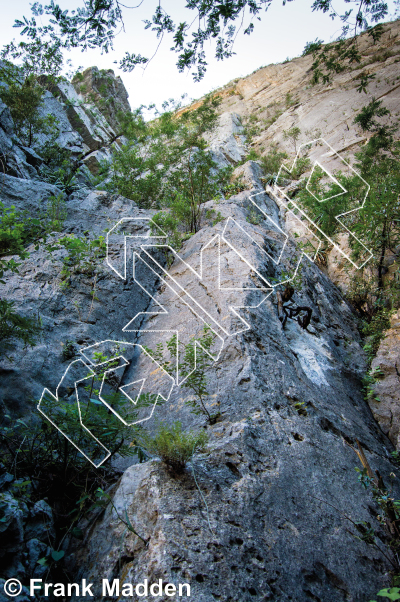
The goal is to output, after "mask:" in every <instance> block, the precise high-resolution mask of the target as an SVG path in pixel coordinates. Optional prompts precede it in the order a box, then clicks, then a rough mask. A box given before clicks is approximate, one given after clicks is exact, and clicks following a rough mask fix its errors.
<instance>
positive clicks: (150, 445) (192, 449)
mask: <svg viewBox="0 0 400 602" xmlns="http://www.w3.org/2000/svg"><path fill="white" fill-rule="evenodd" d="M139 440H140V442H141V444H142V445H143V447H144V448H145V449H146V451H148V452H149V453H150V454H152V455H154V456H158V457H159V458H161V460H162V461H163V462H164V464H165V465H166V466H167V468H168V469H169V470H170V471H171V472H173V473H175V474H180V473H182V472H183V471H184V470H185V466H186V464H187V463H188V462H189V460H190V459H191V458H192V456H193V455H194V454H195V453H196V452H203V451H204V450H205V446H206V443H207V441H208V437H207V433H206V432H205V431H204V430H202V431H198V432H196V431H191V430H190V431H183V430H182V425H181V423H180V422H175V423H174V424H172V425H168V424H166V423H164V422H162V423H161V424H159V425H158V428H157V432H156V434H155V435H154V437H152V436H151V435H149V434H147V435H143V436H142V437H140V439H139Z"/></svg>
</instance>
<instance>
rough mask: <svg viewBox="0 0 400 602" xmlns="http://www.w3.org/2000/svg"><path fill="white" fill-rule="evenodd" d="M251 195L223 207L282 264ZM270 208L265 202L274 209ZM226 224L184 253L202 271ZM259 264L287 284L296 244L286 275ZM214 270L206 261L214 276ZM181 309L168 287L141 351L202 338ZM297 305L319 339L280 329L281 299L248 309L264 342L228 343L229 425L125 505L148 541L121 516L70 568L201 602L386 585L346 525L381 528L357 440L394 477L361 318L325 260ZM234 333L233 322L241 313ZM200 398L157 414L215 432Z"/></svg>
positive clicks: (119, 499)
mask: <svg viewBox="0 0 400 602" xmlns="http://www.w3.org/2000/svg"><path fill="white" fill-rule="evenodd" d="M252 192H253V193H254V192H255V191H252ZM249 196H250V193H242V194H241V195H239V197H238V198H237V199H236V200H237V201H238V202H237V203H236V202H235V199H234V198H232V199H230V200H229V201H227V202H225V203H221V211H224V216H225V217H226V218H228V217H233V216H234V217H235V220H237V221H238V223H239V224H240V225H241V226H243V227H244V228H250V231H251V232H252V233H253V237H254V238H255V239H256V240H257V242H259V243H260V242H261V241H263V243H264V248H267V249H269V250H270V252H271V254H273V248H274V244H275V245H277V235H276V231H274V230H273V229H272V227H271V225H270V222H268V220H264V222H262V223H261V224H260V225H253V224H249V223H248V222H247V221H246V219H245V218H246V210H247V209H246V201H247V203H248V200H249ZM245 197H247V199H246V200H245ZM269 204H271V201H270V200H269V201H267V200H266V199H265V207H267V206H268V205H269ZM223 225H224V222H221V223H220V224H218V225H217V226H215V227H214V228H210V227H209V226H208V227H205V228H203V229H202V230H201V231H199V232H198V233H197V234H196V235H195V236H193V237H192V238H191V239H190V240H189V241H188V242H187V243H186V244H185V246H184V247H183V249H182V252H181V256H182V258H184V259H185V261H186V262H187V263H190V264H191V266H192V268H193V269H194V268H196V267H198V262H199V252H200V250H201V248H202V247H204V245H207V243H208V242H209V240H210V238H212V236H213V235H214V234H215V233H217V232H218V229H219V230H221V228H223ZM248 231H249V230H248ZM237 244H239V241H238V242H237ZM251 253H252V255H251V259H252V261H253V262H256V267H257V270H258V271H259V273H260V274H262V275H265V276H266V277H268V278H278V279H282V274H283V273H284V272H285V270H287V269H288V268H289V267H290V261H291V258H292V256H293V254H295V253H296V248H295V245H294V243H293V242H291V243H289V244H288V248H287V250H286V252H285V253H286V255H285V257H284V258H283V260H282V264H283V265H282V266H280V265H277V264H274V262H273V261H271V260H267V259H265V256H264V255H263V253H261V252H259V251H257V250H254V251H251ZM275 259H276V256H275ZM224 260H226V261H227V264H226V265H227V266H228V268H229V269H231V268H232V270H233V271H234V268H235V262H237V258H235V256H233V255H232V253H231V252H227V253H226V254H225V255H224ZM211 268H212V265H211V263H208V264H207V275H209V269H211ZM235 273H236V272H235ZM170 275H171V277H173V276H175V277H177V278H179V281H180V282H183V283H184V284H185V290H186V291H188V292H193V291H194V290H195V286H196V282H195V276H194V274H193V271H192V269H191V268H189V267H187V266H186V267H185V264H183V263H182V261H179V260H176V261H175V262H174V264H173V265H172V267H171V269H170ZM249 277H250V275H249ZM235 282H236V283H238V280H237V281H235ZM242 284H243V285H244V284H247V276H246V275H243V277H242ZM203 285H204V286H205V288H206V290H205V291H204V293H203V295H204V299H206V298H207V299H208V301H207V302H208V306H207V307H208V310H209V311H210V312H211V311H213V310H215V311H216V312H217V313H218V308H219V309H220V310H221V315H223V311H224V303H225V301H224V292H223V291H221V290H220V289H219V288H218V286H217V285H216V281H215V280H214V281H213V280H212V279H208V280H207V281H206V280H205V281H204V282H203ZM260 294H261V293H260V291H256V292H253V293H250V292H249V293H248V297H247V301H254V300H259V295H260ZM182 301H183V297H182V295H181V293H180V292H179V291H178V292H177V293H174V292H173V290H172V289H171V288H170V287H168V286H161V288H160V291H159V293H158V294H157V295H156V297H155V302H154V304H153V309H154V308H156V307H158V306H159V304H160V305H162V306H163V307H164V308H166V309H167V312H168V313H167V314H164V315H161V314H159V315H158V316H151V317H150V318H149V319H148V320H147V321H146V320H145V319H143V322H142V324H141V326H142V328H143V332H142V334H141V336H140V338H139V342H140V343H142V344H145V345H147V346H149V347H150V348H153V349H154V348H155V344H156V343H157V341H159V340H160V338H159V333H156V332H145V331H146V330H153V331H155V330H161V329H162V330H164V329H165V330H169V331H178V332H179V333H181V334H182V338H183V340H184V337H185V336H186V337H190V335H192V334H198V332H199V331H198V330H197V331H196V330H194V324H195V322H196V319H197V318H195V317H194V315H193V312H191V311H190V310H189V309H188V308H187V307H185V305H184V304H183V302H182ZM295 301H296V303H297V304H299V305H308V306H309V307H311V308H312V311H313V319H312V322H311V326H310V327H309V328H308V331H304V330H302V329H301V328H300V326H299V324H298V323H297V322H295V321H293V322H291V321H289V322H288V324H287V325H286V326H285V328H282V324H281V322H280V321H279V319H278V315H277V308H276V300H275V297H274V294H271V295H270V296H269V297H268V298H267V299H266V300H265V301H264V302H263V303H262V305H260V307H258V309H254V308H253V309H250V310H249V311H248V312H247V313H246V317H247V319H248V320H249V323H250V326H251V330H249V331H247V332H241V333H239V334H237V335H235V336H232V337H229V338H226V340H225V341H224V346H223V349H222V351H221V354H220V356H219V359H218V361H216V362H215V364H214V365H213V366H212V367H211V368H210V370H209V372H208V383H209V393H210V396H209V398H208V400H207V403H208V407H209V409H210V410H212V408H215V407H217V408H219V409H220V412H221V421H220V422H217V423H216V424H214V425H213V426H209V427H207V431H208V433H209V435H210V443H209V449H208V453H207V454H205V455H201V456H197V457H196V459H195V460H194V462H193V467H191V468H190V467H188V469H187V472H186V473H185V475H184V476H182V477H181V478H177V479H174V478H172V477H171V476H170V475H169V474H167V473H166V472H165V470H164V468H163V466H162V465H161V464H160V463H154V462H153V463H148V464H145V465H139V466H132V467H130V468H129V469H128V470H127V471H126V472H125V474H124V476H123V478H122V480H121V483H120V485H119V487H118V489H117V491H116V493H115V496H114V504H115V506H116V508H117V509H118V511H119V514H120V516H125V511H127V513H128V516H129V517H130V520H131V521H132V523H133V524H134V527H135V529H136V530H137V531H138V532H139V533H140V534H141V535H142V536H143V537H144V538H145V539H149V541H148V545H147V546H146V545H145V544H144V543H143V542H142V541H141V540H140V539H138V538H137V537H136V536H135V535H134V534H132V533H131V532H129V531H127V530H126V527H125V526H124V525H123V524H122V522H121V520H120V519H118V517H117V516H116V514H115V512H114V510H112V509H111V508H109V509H108V510H107V511H106V513H105V515H104V516H103V517H102V518H101V519H100V520H99V521H98V522H97V524H95V525H94V527H93V529H92V530H91V531H90V532H88V534H87V541H86V543H85V545H84V546H83V547H82V545H81V544H80V543H78V544H77V546H76V547H75V548H74V546H72V550H74V551H73V552H72V553H71V555H70V558H69V562H70V568H71V569H72V570H75V571H78V574H79V575H80V576H85V577H86V578H88V579H89V580H90V581H93V582H95V583H101V579H102V578H108V579H110V580H112V579H113V578H120V579H121V583H123V582H128V583H134V584H135V583H138V582H140V581H143V579H145V578H147V579H148V580H149V583H152V582H155V581H157V580H158V579H160V578H161V579H163V580H164V582H172V583H175V584H179V583H186V582H188V583H190V584H191V587H192V593H191V595H192V597H193V598H194V599H196V601H198V602H212V601H213V600H215V599H218V600H223V601H226V602H228V601H231V600H237V599H240V600H243V601H247V600H260V601H261V600H279V601H280V602H286V601H289V600H296V602H309V601H310V600H321V601H322V600H323V601H324V602H338V601H339V602H341V601H343V602H345V601H349V600H351V601H353V602H365V600H366V599H370V598H372V597H373V596H374V595H375V594H376V591H377V590H379V588H380V587H381V586H384V585H387V584H388V577H387V571H388V568H389V567H388V564H387V561H386V560H385V559H384V557H383V556H382V555H381V554H380V552H378V551H377V550H375V549H373V548H371V547H369V546H367V545H366V544H365V543H364V542H361V541H359V540H357V539H355V538H354V537H353V536H352V535H351V534H350V532H349V531H351V525H350V523H349V521H347V520H346V519H345V518H344V515H347V516H349V517H350V518H352V520H355V521H356V520H366V521H372V520H373V516H374V509H373V508H372V504H371V499H370V497H369V495H368V493H366V492H365V491H364V490H363V489H362V488H361V487H360V485H359V483H357V478H356V475H355V472H354V466H355V465H357V462H358V460H357V458H356V456H355V454H354V452H353V451H352V450H351V449H350V448H349V447H348V446H347V445H346V442H349V443H353V444H354V443H355V440H356V439H358V440H359V441H360V442H361V445H362V446H363V448H364V450H365V451H366V455H367V458H368V460H369V462H370V464H371V466H372V467H373V468H374V469H379V470H380V471H381V473H382V474H383V475H385V476H386V475H388V474H389V472H391V471H392V469H393V467H392V465H391V463H390V461H389V459H388V458H389V453H388V448H389V449H390V443H389V442H388V440H387V439H386V438H385V437H384V435H383V434H382V432H381V431H380V429H379V427H378V426H377V424H376V422H375V421H374V419H373V417H372V415H371V412H370V410H369V408H368V406H367V404H366V403H365V401H364V400H363V397H362V395H361V392H360V390H361V387H360V379H361V376H362V374H363V372H364V370H365V363H364V360H363V354H362V351H361V348H360V345H359V336H358V333H357V328H356V322H355V320H354V317H353V315H352V313H351V310H350V309H349V307H348V306H347V304H346V303H345V302H344V300H343V298H342V297H341V294H340V292H339V291H338V289H337V288H336V287H335V286H334V285H333V284H332V283H331V282H330V281H329V280H328V278H327V277H326V276H325V275H324V274H322V273H321V272H320V271H319V269H318V268H317V267H316V266H315V265H314V264H310V263H308V262H306V263H305V264H304V267H303V269H302V285H301V286H297V288H296V296H295ZM248 304H249V305H250V303H248ZM254 305H255V303H254ZM150 310H151V308H150ZM213 315H215V314H213ZM132 318H133V316H132ZM225 323H230V324H231V325H235V318H234V316H231V317H227V320H225V322H224V324H225ZM199 324H200V326H201V321H200V322H199ZM129 376H130V378H132V375H129ZM137 376H141V374H140V372H138V374H137ZM191 398H193V396H192V395H191V394H190V391H188V390H187V389H184V388H180V389H176V390H175V391H174V392H173V394H172V395H171V397H170V399H169V402H168V403H167V404H164V405H163V406H162V407H161V408H159V410H158V411H157V415H156V417H157V418H159V419H165V420H167V421H173V420H177V419H179V420H181V421H182V423H183V424H184V425H185V426H191V427H193V425H197V427H199V428H201V427H202V426H204V418H203V417H201V416H200V417H199V416H196V417H194V416H193V415H192V414H191V413H190V411H189V409H188V407H187V406H186V405H185V402H186V401H188V400H189V399H191ZM299 404H300V405H299ZM149 428H153V427H152V426H151V425H149ZM193 470H194V473H195V475H196V479H197V485H198V486H199V488H200V490H201V494H200V492H199V490H198V489H197V486H196V481H195V479H194V476H193ZM205 502H206V503H207V505H205ZM330 504H331V505H330ZM131 599H132V598H131V597H129V596H128V597H124V596H122V597H121V598H120V600H131ZM145 599H148V600H150V599H151V597H150V596H148V597H147V598H145ZM159 599H160V600H167V599H168V597H166V596H161V597H160V598H159Z"/></svg>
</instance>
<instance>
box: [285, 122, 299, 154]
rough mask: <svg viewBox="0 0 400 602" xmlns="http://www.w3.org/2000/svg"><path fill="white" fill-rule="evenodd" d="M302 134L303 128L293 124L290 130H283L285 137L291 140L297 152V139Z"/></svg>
mask: <svg viewBox="0 0 400 602" xmlns="http://www.w3.org/2000/svg"><path fill="white" fill-rule="evenodd" d="M300 136H301V129H300V128H299V127H297V126H293V127H291V128H289V129H288V130H283V139H284V140H290V142H291V143H292V145H293V148H294V152H295V154H297V141H298V139H299V138H300Z"/></svg>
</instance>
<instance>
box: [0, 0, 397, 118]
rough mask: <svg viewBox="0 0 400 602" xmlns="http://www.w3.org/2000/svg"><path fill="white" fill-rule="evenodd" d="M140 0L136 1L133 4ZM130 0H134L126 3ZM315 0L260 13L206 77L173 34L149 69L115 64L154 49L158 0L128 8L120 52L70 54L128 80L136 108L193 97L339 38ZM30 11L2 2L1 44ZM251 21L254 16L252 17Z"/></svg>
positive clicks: (168, 0) (174, 8) (184, 16)
mask: <svg viewBox="0 0 400 602" xmlns="http://www.w3.org/2000/svg"><path fill="white" fill-rule="evenodd" d="M59 2H60V4H61V6H62V8H66V7H68V8H69V9H72V8H74V7H75V6H76V5H79V4H80V3H79V2H78V1H77V0H74V1H72V2H71V0H67V1H66V0H59ZM135 3H139V0H133V4H135ZM126 4H127V5H128V4H129V3H128V2H127V3H126ZM311 4H312V0H293V1H292V2H289V3H287V4H286V6H283V5H282V0H274V1H273V2H272V5H271V6H270V8H269V9H268V11H267V13H264V12H263V13H260V15H261V19H262V20H261V21H260V22H258V21H257V20H254V17H253V19H252V20H253V22H254V24H255V31H254V32H253V33H252V34H251V35H250V36H248V35H243V33H241V32H240V33H239V34H238V36H237V39H236V42H235V47H234V51H235V52H236V55H235V56H234V57H232V58H230V59H225V60H224V61H217V60H216V59H215V58H214V53H213V47H212V45H211V44H209V45H207V46H206V52H207V53H208V57H207V59H208V63H209V66H208V69H207V73H206V75H205V77H204V79H203V80H202V81H201V82H199V83H196V82H193V78H192V76H191V74H190V72H189V73H187V72H186V73H179V72H178V70H177V67H176V66H175V63H176V60H177V55H176V54H175V53H174V52H171V51H170V47H171V46H172V38H165V39H164V40H163V41H162V43H161V45H160V47H159V48H158V51H157V53H156V55H155V56H154V58H153V59H152V61H151V62H150V63H149V65H148V66H147V68H146V69H143V68H141V67H136V68H135V70H134V71H133V72H132V73H123V72H122V71H120V70H119V69H118V66H117V65H116V64H114V61H116V60H119V59H121V58H122V57H123V55H124V54H125V51H128V52H134V53H140V54H141V55H142V56H146V57H150V56H152V55H153V54H154V52H155V50H156V48H157V45H158V40H157V38H156V35H155V33H154V32H151V31H149V30H144V24H143V20H144V19H146V18H151V15H152V14H153V12H154V9H155V7H156V6H157V5H158V2H156V1H155V0H143V2H142V4H141V5H140V7H139V8H135V9H130V10H129V9H126V10H125V11H124V21H125V32H121V33H120V34H119V35H118V36H117V38H116V40H115V44H114V51H113V52H110V53H109V54H103V55H102V54H101V52H100V51H98V50H96V49H95V50H88V51H87V52H81V51H80V50H79V49H75V50H74V51H72V52H70V53H69V54H68V58H70V59H71V60H72V64H73V66H74V68H75V70H76V69H78V67H83V68H87V67H91V66H97V67H99V68H100V69H113V70H114V71H115V73H116V74H117V75H120V76H121V77H122V79H123V82H124V84H125V87H126V89H127V91H128V94H129V101H130V104H131V107H132V108H136V107H139V106H140V105H142V104H144V105H149V104H151V103H155V104H156V105H157V106H158V107H161V103H162V102H163V101H164V100H167V99H170V98H174V99H175V100H177V99H179V98H180V97H181V96H182V95H183V94H187V99H186V101H185V103H184V104H186V103H187V102H188V100H192V99H196V98H200V97H201V96H203V95H204V94H206V93H207V92H209V91H211V90H213V89H215V88H218V87H220V86H222V85H224V84H226V83H228V82H229V81H231V80H232V79H235V78H237V77H242V76H245V75H248V74H250V73H252V72H253V71H254V70H256V69H258V68H260V67H262V66H264V65H269V64H271V63H279V62H282V61H284V60H285V59H286V58H288V57H289V58H293V57H295V56H299V55H300V54H301V53H302V51H303V49H304V46H305V44H306V43H307V42H310V41H312V40H315V39H316V38H319V39H322V40H323V41H325V42H329V41H332V40H334V39H336V38H337V37H338V35H339V34H340V31H341V25H340V22H339V20H338V19H336V20H334V21H332V19H330V18H329V16H328V15H327V14H322V13H320V12H312V10H311V8H310V7H311ZM184 5H185V2H184V0H179V1H177V0H165V2H163V3H162V6H163V8H164V9H165V10H166V11H167V12H168V13H169V14H170V15H171V16H172V17H173V18H174V20H176V21H184V20H186V21H189V20H192V19H193V15H194V13H193V11H189V10H187V9H185V8H184ZM344 6H346V8H348V7H349V5H348V4H346V5H345V4H344V1H343V0H334V8H335V9H336V10H337V12H339V13H340V12H342V9H343V7H344ZM389 7H390V12H391V13H394V10H395V7H394V4H393V0H390V2H389ZM23 15H25V16H26V17H30V2H29V1H28V0H13V2H12V3H11V2H8V3H5V2H2V10H1V20H0V42H1V43H0V46H3V44H6V43H8V42H10V41H11V40H12V39H13V38H15V39H16V40H17V41H18V40H19V39H21V36H20V34H19V30H18V29H15V28H13V23H14V20H15V19H16V18H22V16H23ZM248 21H249V19H248Z"/></svg>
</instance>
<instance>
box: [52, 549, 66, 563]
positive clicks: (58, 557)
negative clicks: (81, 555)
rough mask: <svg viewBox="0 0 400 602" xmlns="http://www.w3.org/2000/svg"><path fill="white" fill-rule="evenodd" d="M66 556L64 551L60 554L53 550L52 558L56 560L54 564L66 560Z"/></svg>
mask: <svg viewBox="0 0 400 602" xmlns="http://www.w3.org/2000/svg"><path fill="white" fill-rule="evenodd" d="M64 556H65V552H64V550H60V551H59V552H57V551H56V550H53V551H52V553H51V557H52V559H53V560H54V562H58V561H59V560H61V558H64Z"/></svg>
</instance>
